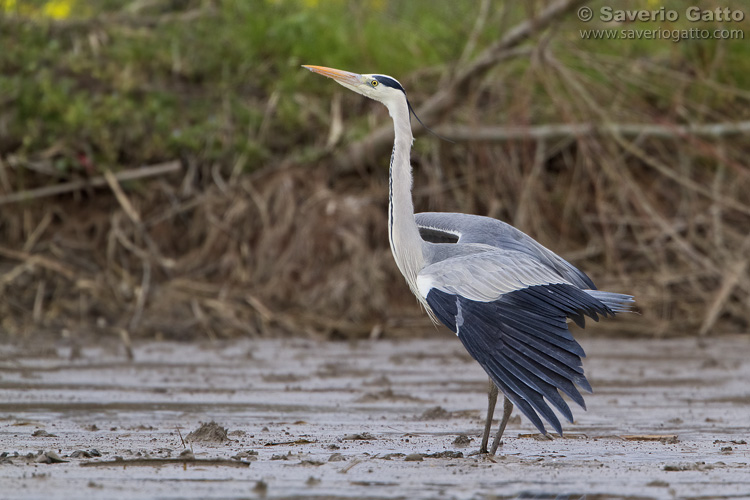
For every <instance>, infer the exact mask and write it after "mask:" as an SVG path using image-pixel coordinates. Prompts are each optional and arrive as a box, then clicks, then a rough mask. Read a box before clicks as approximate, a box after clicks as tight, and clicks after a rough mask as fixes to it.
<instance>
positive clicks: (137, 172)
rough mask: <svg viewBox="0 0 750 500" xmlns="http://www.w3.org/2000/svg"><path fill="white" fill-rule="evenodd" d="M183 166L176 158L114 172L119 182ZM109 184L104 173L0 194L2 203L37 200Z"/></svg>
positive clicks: (158, 173)
mask: <svg viewBox="0 0 750 500" xmlns="http://www.w3.org/2000/svg"><path fill="white" fill-rule="evenodd" d="M181 168H182V164H180V162H179V161H177V160H175V161H170V162H166V163H159V164H157V165H151V166H148V167H140V168H134V169H130V170H123V171H122V172H118V173H117V174H114V178H115V179H116V180H117V181H118V182H124V181H133V180H136V179H144V178H147V177H154V176H157V175H166V174H171V173H172V172H177V171H178V170H180V169H181ZM107 185H108V182H107V179H106V177H105V176H103V175H102V176H99V177H94V178H92V179H82V180H78V181H72V182H65V183H63V184H57V185H55V186H45V187H41V188H38V189H30V190H28V191H21V192H18V193H11V194H6V195H3V196H0V205H6V204H8V203H18V202H22V201H28V200H35V199H37V198H45V197H48V196H55V195H58V194H62V193H69V192H71V191H78V190H79V189H85V188H87V187H102V186H107Z"/></svg>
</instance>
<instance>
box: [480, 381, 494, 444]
mask: <svg viewBox="0 0 750 500" xmlns="http://www.w3.org/2000/svg"><path fill="white" fill-rule="evenodd" d="M495 405H497V386H496V385H495V383H494V382H493V381H492V379H490V387H489V391H488V392H487V420H485V422H484V434H482V447H481V448H479V453H487V443H488V442H489V440H490V431H491V430H492V416H493V415H494V414H495Z"/></svg>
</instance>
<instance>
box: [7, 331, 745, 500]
mask: <svg viewBox="0 0 750 500" xmlns="http://www.w3.org/2000/svg"><path fill="white" fill-rule="evenodd" d="M582 344H583V346H584V348H585V349H586V351H587V353H588V355H589V357H588V358H587V359H586V361H585V366H586V370H587V374H588V375H589V380H590V381H591V384H592V386H593V387H594V391H595V392H594V394H591V395H588V396H587V397H586V401H587V404H588V411H584V410H582V409H580V408H574V409H573V413H574V415H575V418H576V421H575V423H573V424H567V425H565V426H564V428H565V435H564V436H563V437H559V436H557V435H551V436H548V437H545V436H541V435H540V434H539V433H538V432H536V430H535V428H534V427H533V426H532V425H531V424H530V423H529V422H528V421H527V420H526V419H525V418H521V417H519V416H518V415H517V414H516V413H514V416H513V418H512V420H511V422H510V424H509V426H508V429H507V430H506V437H505V440H504V443H503V446H502V447H501V448H500V449H499V452H498V455H497V456H496V457H494V458H492V459H490V458H487V457H484V456H479V455H476V454H475V452H476V450H477V448H478V446H479V433H480V432H481V428H482V424H483V416H484V411H485V406H486V393H485V391H486V387H487V380H486V377H485V375H484V373H483V372H482V370H481V369H480V368H479V367H478V366H477V365H476V364H475V363H474V362H473V361H472V360H471V359H470V358H469V357H468V355H467V354H466V353H465V352H464V351H463V349H462V347H461V345H460V344H459V343H458V341H457V340H455V339H452V338H446V339H438V340H414V341H399V342H389V341H377V342H358V343H331V342H327V343H317V342H312V341H305V340H286V341H281V340H273V341H272V340H263V341H247V340H245V341H235V342H226V343H210V344H208V343H207V344H197V343H193V344H178V343H146V344H140V345H135V346H134V347H133V357H134V359H133V360H132V361H131V360H128V358H127V356H126V355H125V353H124V352H122V350H121V349H120V348H118V347H117V346H99V347H83V348H78V347H76V348H71V347H69V346H44V347H40V346H39V345H33V346H10V345H5V346H0V486H2V492H3V494H6V495H8V497H9V498H45V499H54V498H73V497H81V496H85V497H89V498H121V499H128V498H142V497H151V498H283V499H292V498H315V497H318V498H337V499H344V498H356V499H365V498H374V499H379V498H389V499H390V498H404V499H415V498H456V499H496V498H519V497H521V498H556V497H562V498H566V497H568V498H581V497H585V498H590V499H593V498H738V497H750V446H749V445H748V442H750V338H748V337H747V336H744V337H724V338H718V339H708V340H707V341H706V342H705V343H704V345H703V346H701V345H699V344H698V343H697V342H696V340H694V339H679V340H642V339H640V340H613V339H596V338H584V339H583V340H582ZM0 496H2V495H0Z"/></svg>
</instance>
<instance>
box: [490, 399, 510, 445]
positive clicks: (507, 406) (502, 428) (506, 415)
mask: <svg viewBox="0 0 750 500" xmlns="http://www.w3.org/2000/svg"><path fill="white" fill-rule="evenodd" d="M503 397H505V396H503ZM512 412H513V403H511V402H510V399H508V398H507V397H505V401H503V421H502V422H500V428H499V429H498V430H497V435H496V436H495V440H494V441H492V448H491V449H490V455H494V454H495V452H496V451H497V447H498V446H500V443H501V442H502V441H501V439H502V437H503V432H505V426H506V425H508V420H510V414H511V413H512Z"/></svg>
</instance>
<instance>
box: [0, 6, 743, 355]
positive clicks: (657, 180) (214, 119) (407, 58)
mask: <svg viewBox="0 0 750 500" xmlns="http://www.w3.org/2000/svg"><path fill="white" fill-rule="evenodd" d="M693 5H694V6H697V8H698V9H700V11H699V12H700V13H701V14H700V15H701V16H702V19H701V20H700V21H691V20H689V19H688V18H687V17H688V16H687V15H686V9H687V7H688V6H689V5H688V4H686V3H685V2H680V1H673V2H670V1H665V2H658V1H646V0H643V1H638V0H633V1H629V2H604V1H594V2H584V1H580V0H577V1H570V0H568V1H565V0H557V1H548V0H533V1H529V2H498V1H488V0H483V1H476V2H455V1H447V0H446V1H434V0H431V1H427V0H417V1H403V0H402V1H398V0H363V1H344V0H328V1H324V0H317V1H316V0H249V1H240V0H236V1H231V0H131V1H125V0H122V1H114V0H102V1H92V0H90V1H86V0H48V1H47V0H39V1H24V0H0V40H1V47H2V49H1V50H0V337H2V338H4V339H6V340H12V339H21V338H27V337H29V336H30V335H32V334H36V333H40V332H42V333H43V332H49V333H51V334H54V335H63V336H76V335H87V334H93V335H101V336H112V335H115V336H116V335H124V336H131V337H138V338H157V339H159V338H171V339H206V338H209V339H214V338H224V337H232V336H274V335H305V336H309V337H313V338H328V339H350V338H367V337H371V338H377V337H381V336H385V337H403V336H416V335H441V334H446V332H447V330H444V329H442V328H441V329H439V330H436V329H435V328H434V327H432V326H431V325H430V323H429V320H428V319H427V316H426V315H425V314H424V312H423V311H421V310H420V308H419V306H418V304H417V302H416V300H415V299H414V298H413V297H412V296H411V294H410V292H409V290H408V288H407V287H406V285H405V283H404V282H403V279H402V278H401V276H400V275H399V273H398V270H397V268H396V266H395V264H394V262H393V260H392V257H391V255H390V249H389V247H388V239H387V235H386V212H387V191H388V190H387V185H388V168H387V166H388V158H389V154H390V147H391V140H392V136H391V123H390V119H389V117H388V115H387V111H386V109H385V108H384V107H383V106H381V105H379V104H377V103H375V102H373V101H370V100H367V99H364V98H362V97H361V96H358V95H356V94H354V93H351V92H349V91H347V90H345V89H343V88H342V87H340V86H338V85H336V84H335V83H333V82H332V81H330V80H327V79H325V78H321V77H318V76H315V75H312V74H310V73H309V72H308V71H305V70H304V69H302V68H300V65H301V64H315V65H324V66H330V67H335V68H340V69H345V70H350V71H355V72H368V73H369V72H372V73H384V74H388V75H391V76H393V77H395V78H397V79H398V80H399V81H400V82H401V83H402V84H403V85H404V87H405V88H406V89H407V92H408V95H409V98H410V100H411V102H412V104H413V105H414V107H415V108H416V109H417V112H418V113H419V114H420V117H421V119H422V121H424V122H425V124H426V125H428V126H429V127H431V128H433V129H435V130H436V131H437V132H438V133H440V134H442V135H443V136H445V137H446V138H448V139H450V140H451V141H452V142H448V141H444V140H441V139H438V138H436V137H435V136H432V135H429V134H427V133H425V131H424V129H423V128H422V127H420V126H419V125H418V124H416V125H415V128H414V130H415V133H416V134H417V139H416V141H415V146H414V151H413V154H412V163H413V165H414V169H415V171H414V175H415V190H414V197H415V207H416V210H417V211H427V210H430V211H433V210H434V211H456V212H467V213H474V214H480V215H489V216H492V217H497V218H500V219H502V220H504V221H507V222H509V223H512V224H514V225H516V226H517V227H518V228H520V229H522V230H523V231H525V232H527V233H528V234H530V235H531V236H533V237H534V238H536V239H538V240H539V241H540V242H541V243H542V244H544V245H546V246H548V247H550V248H551V249H553V250H555V251H556V252H558V253H560V254H561V255H562V256H564V257H565V258H567V259H568V260H570V261H571V262H572V263H573V264H575V265H577V266H578V267H580V268H581V269H583V270H584V271H585V272H586V273H587V274H588V275H589V276H591V277H592V279H593V280H594V281H595V282H596V283H597V285H598V286H599V287H600V288H602V289H606V290H611V291H617V292H624V293H631V294H634V295H635V296H636V298H637V302H638V307H639V312H640V313H639V314H638V315H628V316H627V317H622V318H620V319H619V320H617V321H608V322H605V323H603V324H601V325H597V327H596V329H595V334H596V335H607V334H609V335H615V334H617V335H629V336H633V337H636V336H641V337H654V336H672V335H690V336H693V335H694V336H701V335H714V334H718V333H737V332H747V330H748V322H749V321H750V317H749V316H748V310H750V279H748V278H749V275H748V258H749V257H748V255H749V254H748V249H749V248H750V236H749V235H750V176H749V173H750V170H749V169H748V165H747V157H748V153H750V44H748V42H747V41H746V40H745V39H744V38H745V37H744V35H745V29H746V28H747V25H748V21H747V20H746V18H747V17H748V15H750V6H748V4H746V3H744V2H740V1H731V0H727V1H719V0H716V1H712V0H709V1H698V2H695V3H694V4H693ZM581 6H587V7H589V8H590V9H591V10H590V13H591V14H592V18H590V20H586V19H585V17H586V14H585V11H581V10H580V8H581ZM603 8H604V10H602V9H603ZM607 8H609V9H610V10H615V9H629V10H646V11H649V12H652V11H653V13H654V19H650V20H646V21H637V20H632V19H630V20H629V19H627V17H626V18H625V19H622V18H618V19H615V18H613V19H609V18H606V16H604V15H603V14H602V13H603V12H606V9H607ZM717 8H718V9H720V10H719V11H716V10H715V9H717ZM722 9H728V10H722ZM670 11H676V12H677V13H678V14H679V16H678V19H669V17H670V15H669V12H670ZM729 11H731V12H734V11H738V12H739V13H740V14H742V20H738V19H736V18H737V17H739V14H736V13H735V14H734V19H733V18H732V17H731V15H729V14H727V12H729ZM706 12H708V14H706ZM717 13H718V14H717ZM722 14H723V15H722ZM612 17H614V16H612ZM582 19H584V20H582ZM690 30H697V31H695V32H692V34H691V33H690ZM717 30H719V31H717ZM645 33H651V35H647V34H645ZM707 35H708V36H707ZM654 37H657V38H656V39H654ZM665 37H670V39H666V38H665ZM438 332H440V333H438Z"/></svg>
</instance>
